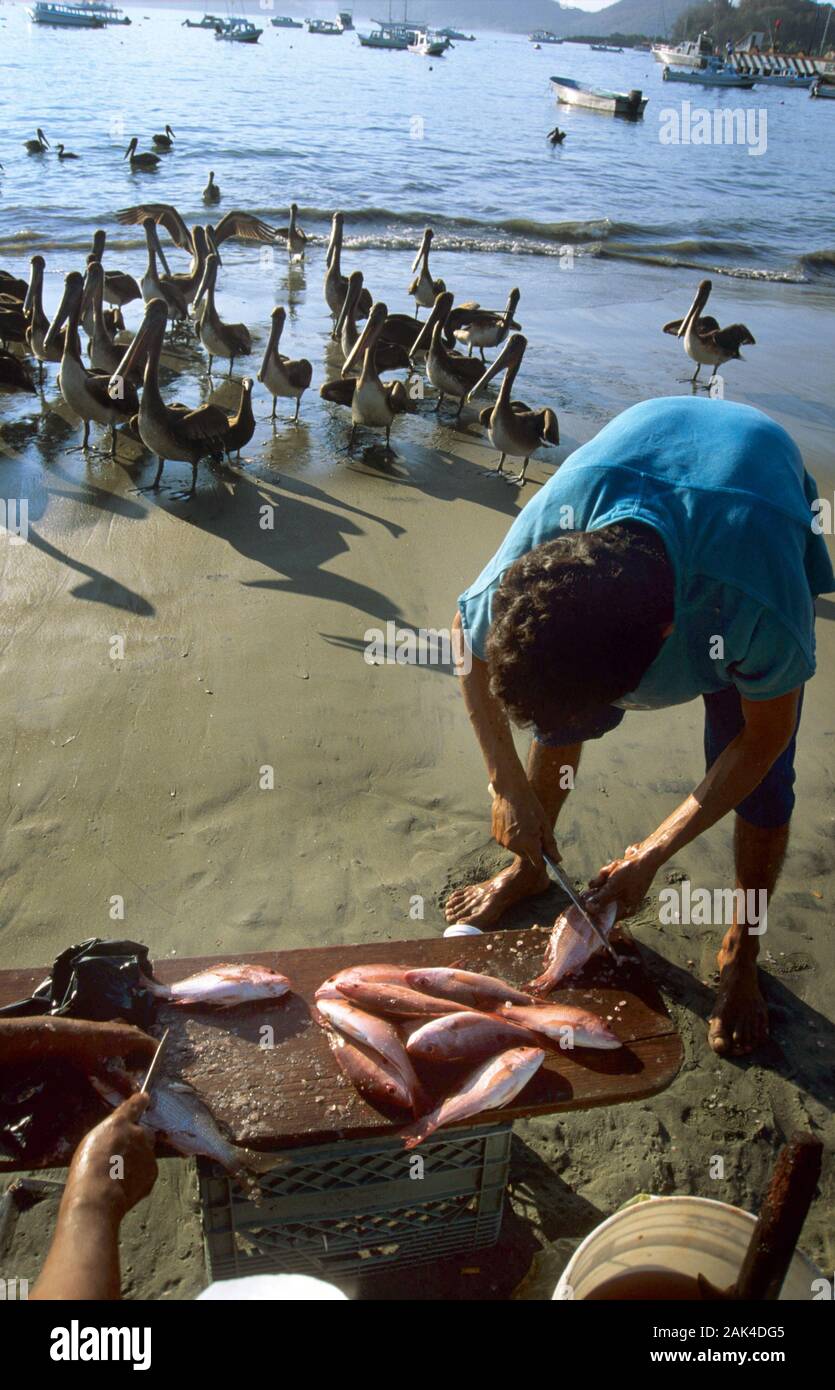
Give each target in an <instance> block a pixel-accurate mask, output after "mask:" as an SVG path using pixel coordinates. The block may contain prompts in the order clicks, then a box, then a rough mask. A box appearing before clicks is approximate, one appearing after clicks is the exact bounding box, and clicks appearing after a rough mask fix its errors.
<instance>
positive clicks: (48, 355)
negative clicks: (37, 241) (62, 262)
mask: <svg viewBox="0 0 835 1390" xmlns="http://www.w3.org/2000/svg"><path fill="white" fill-rule="evenodd" d="M29 265H30V267H31V271H30V276H29V288H28V290H27V291H26V298H25V299H24V301H23V312H24V314H25V315H26V317H27V319H28V326H27V329H26V346H27V347H28V349H29V351H30V352H31V354H32V356H33V357H35V358H36V359H37V362H38V366H39V368H40V371H39V376H38V380H39V381H43V378H44V362H60V361H61V358H62V356H63V354H64V344H63V341H62V339H61V338H60V336H59V334H58V331H57V327H56V331H55V332H54V333H53V334H52V335H50V332H49V319H48V318H47V316H46V313H45V312H44V307H43V274H44V269H45V267H46V261H45V260H44V258H43V256H38V255H35V256H33V257H32V258H31V260H30V262H29ZM56 319H57V315H56Z"/></svg>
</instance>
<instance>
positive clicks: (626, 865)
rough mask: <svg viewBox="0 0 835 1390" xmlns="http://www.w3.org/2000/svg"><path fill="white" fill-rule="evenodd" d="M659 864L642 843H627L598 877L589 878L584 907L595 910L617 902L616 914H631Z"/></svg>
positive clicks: (638, 903)
mask: <svg viewBox="0 0 835 1390" xmlns="http://www.w3.org/2000/svg"><path fill="white" fill-rule="evenodd" d="M658 867H659V865H658V860H657V858H656V857H655V856H654V855H652V854H651V853H650V852H649V851H648V850H647V849H646V848H645V847H644V846H643V845H630V846H629V848H628V849H626V850H625V851H624V853H623V856H622V858H620V859H613V860H612V862H611V864H604V865H603V868H602V869H601V870H600V873H599V874H598V875H597V877H596V878H593V879H591V880H590V882H589V889H590V892H588V893H587V894H586V895H585V904H586V907H587V908H588V909H589V910H590V911H594V912H598V911H600V910H601V909H602V908H604V907H605V906H606V904H607V903H610V902H616V903H617V907H618V917H631V916H632V915H633V914H634V913H636V912H637V911H638V909H639V908H640V906H641V904H642V902H643V901H644V898H645V897H646V895H647V893H648V892H649V890H650V887H651V885H652V880H653V879H654V878H655V875H656V873H657V872H658Z"/></svg>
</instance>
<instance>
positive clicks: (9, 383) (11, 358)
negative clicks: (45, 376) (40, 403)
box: [0, 348, 37, 396]
mask: <svg viewBox="0 0 835 1390" xmlns="http://www.w3.org/2000/svg"><path fill="white" fill-rule="evenodd" d="M0 387H5V388H6V389H7V390H9V391H27V392H28V393H29V394H30V395H33V396H34V395H36V394H37V393H36V390H35V383H34V381H33V379H32V373H31V372H30V370H29V368H28V366H27V365H26V363H25V362H21V360H20V358H19V357H15V355H14V353H13V352H5V351H4V350H3V349H2V348H0Z"/></svg>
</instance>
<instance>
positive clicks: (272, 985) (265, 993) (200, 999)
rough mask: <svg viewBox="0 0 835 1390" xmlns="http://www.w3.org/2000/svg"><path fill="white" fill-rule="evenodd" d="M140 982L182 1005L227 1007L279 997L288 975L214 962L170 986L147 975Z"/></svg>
mask: <svg viewBox="0 0 835 1390" xmlns="http://www.w3.org/2000/svg"><path fill="white" fill-rule="evenodd" d="M143 984H144V985H145V987H146V988H147V989H149V990H150V991H151V993H152V994H155V995H157V997H158V998H159V999H164V1000H166V1001H167V1003H169V1004H180V1005H182V1006H183V1007H184V1008H189V1007H191V1006H192V1005H193V1004H211V1005H214V1006H215V1007H216V1008H221V1009H230V1008H232V1006H233V1005H235V1004H250V1003H252V1002H253V1001H254V1000H256V999H280V998H281V996H282V995H283V994H286V993H287V991H288V990H289V989H290V981H289V980H288V979H287V976H286V975H280V974H279V973H278V971H277V970H270V968H269V967H268V966H266V965H213V966H212V967H211V969H209V970H200V971H198V973H197V974H196V975H189V976H188V978H187V979H185V980H178V981H177V982H176V984H173V985H163V984H160V983H159V981H158V980H148V979H147V978H145V979H143Z"/></svg>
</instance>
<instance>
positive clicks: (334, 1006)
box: [316, 999, 428, 1116]
mask: <svg viewBox="0 0 835 1390" xmlns="http://www.w3.org/2000/svg"><path fill="white" fill-rule="evenodd" d="M316 1008H317V1010H318V1012H319V1013H320V1014H321V1016H322V1017H323V1018H324V1019H325V1020H326V1021H327V1022H328V1023H330V1024H331V1025H332V1027H334V1028H336V1029H337V1030H338V1031H339V1032H340V1033H342V1034H344V1036H345V1037H347V1038H349V1039H350V1040H351V1042H358V1043H360V1044H361V1045H362V1046H363V1047H367V1048H370V1049H371V1051H372V1052H376V1053H377V1054H378V1056H379V1057H381V1058H382V1059H383V1061H384V1062H385V1063H386V1064H387V1065H388V1066H390V1067H393V1068H394V1070H395V1071H396V1072H397V1074H398V1076H399V1077H400V1079H401V1081H402V1082H403V1084H404V1086H405V1087H406V1089H407V1091H408V1093H409V1095H410V1097H411V1109H412V1113H413V1115H415V1116H417V1115H420V1114H422V1113H423V1111H424V1110H425V1109H426V1106H427V1104H428V1102H427V1098H426V1094H425V1092H424V1089H423V1087H422V1086H421V1084H420V1081H419V1080H418V1077H417V1074H416V1072H415V1069H414V1067H413V1066H412V1063H411V1060H410V1058H409V1054H408V1052H407V1051H406V1048H405V1047H404V1045H403V1043H402V1042H401V1040H400V1038H399V1036H398V1034H397V1032H396V1031H395V1029H394V1027H393V1025H392V1024H391V1023H389V1022H388V1021H387V1020H386V1019H384V1018H375V1016H374V1015H373V1014H369V1013H366V1012H365V1010H364V1009H358V1008H357V1007H356V1005H354V1004H349V1002H348V1000H347V999H317V1001H316Z"/></svg>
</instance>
